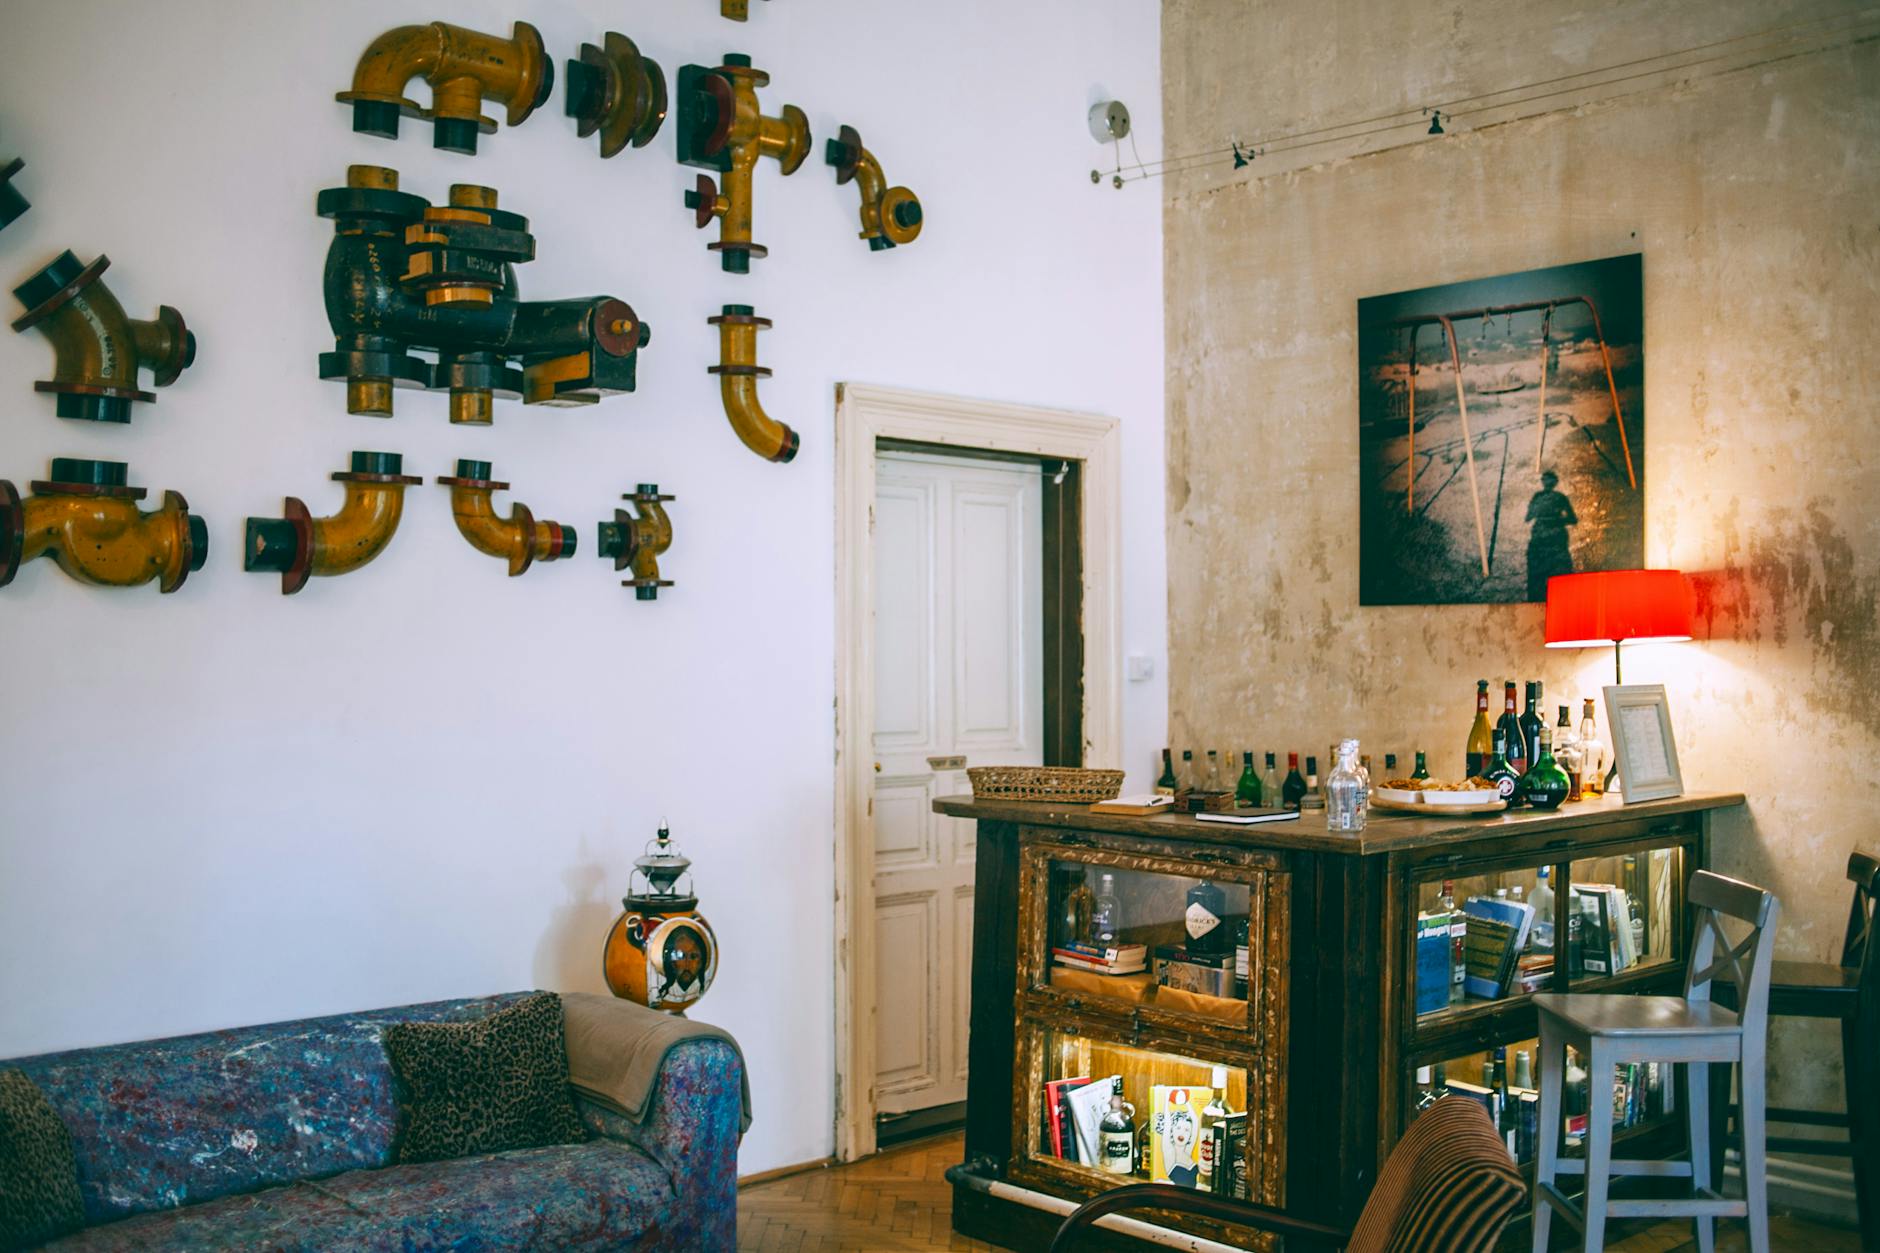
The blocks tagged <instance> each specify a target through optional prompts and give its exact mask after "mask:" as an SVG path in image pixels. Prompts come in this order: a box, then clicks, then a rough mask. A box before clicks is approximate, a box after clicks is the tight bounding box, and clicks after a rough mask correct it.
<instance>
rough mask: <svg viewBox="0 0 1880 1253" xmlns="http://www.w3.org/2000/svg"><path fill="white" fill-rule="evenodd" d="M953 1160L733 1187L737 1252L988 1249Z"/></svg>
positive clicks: (1820, 1244) (1669, 1242)
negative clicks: (955, 1181)
mask: <svg viewBox="0 0 1880 1253" xmlns="http://www.w3.org/2000/svg"><path fill="white" fill-rule="evenodd" d="M960 1157H961V1138H960V1135H959V1134H958V1133H957V1132H955V1133H954V1134H952V1135H946V1136H938V1137H935V1138H934V1139H931V1140H921V1141H917V1142H915V1143H913V1144H909V1145H904V1146H902V1147H900V1148H895V1149H890V1150H888V1151H887V1152H885V1153H880V1154H877V1155H876V1156H874V1157H871V1158H868V1159H867V1160H865V1161H860V1162H851V1163H849V1164H848V1165H846V1166H830V1167H825V1168H822V1169H818V1170H811V1171H808V1172H806V1173H804V1174H800V1175H791V1176H789V1177H787V1178H784V1179H773V1180H771V1181H769V1182H767V1183H758V1184H752V1185H751V1186H749V1187H747V1188H744V1189H742V1190H740V1191H739V1193H738V1249H739V1253H901V1251H903V1250H907V1249H962V1250H973V1251H975V1253H979V1251H985V1253H992V1251H993V1250H994V1249H995V1246H993V1245H988V1244H982V1243H980V1242H979V1241H977V1240H967V1239H965V1238H963V1237H961V1236H956V1235H954V1234H953V1231H952V1226H951V1222H950V1218H951V1215H952V1210H953V1189H952V1188H951V1187H949V1186H948V1184H947V1182H946V1179H945V1178H944V1172H945V1171H946V1168H947V1167H949V1166H951V1165H953V1164H955V1163H956V1162H958V1161H959V1160H960ZM1718 1227H1719V1230H1718V1233H1717V1249H1718V1253H1735V1251H1737V1250H1742V1249H1745V1248H1747V1247H1748V1246H1747V1244H1746V1243H1745V1242H1744V1239H1743V1227H1742V1224H1741V1223H1740V1222H1736V1221H1729V1220H1726V1221H1724V1222H1722V1223H1719V1224H1718ZM1770 1228H1771V1230H1770V1244H1771V1245H1772V1247H1774V1248H1776V1249H1780V1250H1782V1251H1783V1253H1859V1249H1860V1240H1859V1238H1858V1237H1857V1236H1856V1235H1855V1234H1854V1233H1853V1232H1851V1231H1840V1230H1837V1229H1834V1228H1830V1227H1822V1226H1818V1225H1816V1224H1814V1223H1809V1222H1804V1221H1802V1220H1800V1219H1793V1218H1780V1217H1778V1218H1775V1219H1773V1220H1771V1223H1770ZM1696 1247H1697V1244H1696V1242H1695V1240H1694V1239H1693V1238H1692V1236H1691V1226H1690V1224H1689V1223H1688V1222H1661V1223H1656V1224H1653V1225H1651V1226H1649V1227H1646V1228H1644V1229H1643V1230H1638V1229H1636V1228H1634V1229H1633V1230H1632V1233H1631V1234H1628V1235H1627V1236H1626V1237H1625V1238H1624V1239H1622V1240H1618V1241H1615V1242H1613V1243H1612V1244H1609V1245H1608V1246H1607V1248H1608V1249H1609V1250H1612V1251H1614V1253H1687V1251H1691V1250H1695V1249H1696Z"/></svg>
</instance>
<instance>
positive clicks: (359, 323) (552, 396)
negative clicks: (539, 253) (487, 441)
mask: <svg viewBox="0 0 1880 1253" xmlns="http://www.w3.org/2000/svg"><path fill="white" fill-rule="evenodd" d="M317 209H318V211H319V214H320V216H321V217H326V218H331V219H333V227H334V230H333V243H332V245H331V246H330V247H329V248H328V249H327V254H326V280H325V293H326V318H327V323H328V324H329V325H330V326H331V328H332V331H333V351H332V352H323V353H321V354H320V377H321V378H323V379H331V380H344V381H345V383H346V411H347V412H348V413H365V414H372V415H374V416H377V417H386V418H389V417H390V416H392V392H393V389H394V388H395V387H429V388H432V389H433V390H440V391H448V392H449V393H450V420H451V421H452V422H458V423H469V424H472V425H487V424H488V423H490V422H491V421H492V420H493V413H492V401H493V399H494V398H495V397H497V396H501V397H502V398H503V399H505V400H513V399H515V398H517V397H518V396H520V397H521V398H522V400H523V401H524V403H526V404H532V405H533V404H546V405H579V404H592V403H594V402H595V401H597V400H599V399H600V398H601V397H603V396H611V395H614V394H615V393H618V392H630V391H632V390H633V389H634V386H635V377H636V375H635V371H636V368H637V367H636V364H635V363H636V361H637V360H638V356H637V354H638V352H639V349H640V348H641V347H642V346H643V345H645V344H646V343H647V341H648V340H649V339H650V338H651V332H650V331H649V330H648V328H647V326H646V324H645V323H643V322H641V321H640V320H639V318H638V316H637V315H635V314H634V312H633V308H632V306H630V305H628V304H627V302H626V301H624V300H619V299H616V298H614V297H612V296H587V297H578V298H576V299H572V300H543V301H522V300H518V299H517V296H516V274H515V264H516V263H517V262H522V261H528V260H531V259H532V258H533V257H534V256H535V237H534V236H532V235H530V234H529V220H528V219H527V218H525V217H522V216H520V215H518V214H514V213H505V212H503V211H502V210H500V209H498V208H497V207H496V193H495V192H494V191H492V190H491V189H489V188H487V187H473V186H469V185H467V184H459V185H457V186H454V187H452V188H451V190H450V203H449V205H447V206H444V207H441V208H434V207H432V206H431V205H430V204H428V203H427V202H426V201H425V200H424V199H423V198H422V197H419V196H413V195H410V194H409V193H406V192H401V191H399V190H398V173H397V171H395V170H387V169H383V168H381V167H379V166H370V165H355V166H353V167H352V168H351V169H349V170H348V171H347V176H346V186H344V187H329V188H328V189H326V190H325V191H323V192H321V193H320V195H319V199H318V202H317ZM413 349H425V350H429V351H433V352H435V353H437V363H436V365H432V364H431V363H430V362H427V361H425V360H424V359H423V358H421V357H417V356H414V355H413V353H412V350H413ZM518 366H519V367H520V368H519V369H518V368H517V367H518Z"/></svg>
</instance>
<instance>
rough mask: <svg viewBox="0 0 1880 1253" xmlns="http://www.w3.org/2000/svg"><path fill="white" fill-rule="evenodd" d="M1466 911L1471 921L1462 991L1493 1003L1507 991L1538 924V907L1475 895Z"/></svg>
mask: <svg viewBox="0 0 1880 1253" xmlns="http://www.w3.org/2000/svg"><path fill="white" fill-rule="evenodd" d="M1462 912H1463V914H1464V915H1465V916H1466V917H1467V919H1468V930H1467V932H1466V934H1465V938H1464V942H1463V956H1464V959H1465V969H1464V973H1463V981H1462V990H1463V991H1464V992H1466V993H1467V994H1468V995H1470V996H1473V997H1478V998H1480V999H1482V1000H1485V1001H1492V1000H1494V999H1496V998H1497V997H1500V996H1502V995H1503V994H1504V993H1505V992H1506V991H1507V988H1508V981H1509V979H1510V978H1511V977H1512V976H1513V973H1514V969H1515V961H1516V959H1517V958H1519V957H1520V955H1521V949H1522V947H1523V946H1524V945H1525V944H1526V943H1527V937H1528V932H1529V930H1531V929H1532V928H1533V925H1534V907H1533V906H1532V905H1529V904H1528V903H1527V902H1525V901H1519V902H1517V901H1510V900H1504V899H1502V898H1500V897H1494V896H1471V897H1470V898H1469V899H1468V900H1467V901H1466V902H1464V903H1463V906H1462Z"/></svg>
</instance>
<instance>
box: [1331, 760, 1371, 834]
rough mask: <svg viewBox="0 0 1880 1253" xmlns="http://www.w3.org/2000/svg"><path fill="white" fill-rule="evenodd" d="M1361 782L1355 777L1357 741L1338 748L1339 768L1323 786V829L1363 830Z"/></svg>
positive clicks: (1359, 778) (1363, 791)
mask: <svg viewBox="0 0 1880 1253" xmlns="http://www.w3.org/2000/svg"><path fill="white" fill-rule="evenodd" d="M1366 808H1367V806H1366V803H1365V789H1364V780H1363V778H1361V777H1360V776H1359V774H1358V741H1356V740H1345V741H1343V742H1342V743H1340V744H1339V746H1338V766H1337V768H1336V769H1334V770H1333V771H1332V773H1331V777H1330V778H1329V779H1327V780H1326V783H1325V826H1326V829H1327V830H1331V831H1362V830H1364V819H1365V810H1366Z"/></svg>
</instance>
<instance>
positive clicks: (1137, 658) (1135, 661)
mask: <svg viewBox="0 0 1880 1253" xmlns="http://www.w3.org/2000/svg"><path fill="white" fill-rule="evenodd" d="M1123 662H1124V665H1125V666H1126V667H1127V673H1128V675H1129V681H1130V682H1131V683H1142V682H1146V681H1147V680H1149V679H1153V678H1154V677H1155V659H1154V658H1152V657H1150V656H1148V655H1147V654H1146V653H1131V654H1129V656H1127V657H1125V658H1124V659H1123Z"/></svg>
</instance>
